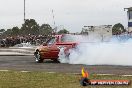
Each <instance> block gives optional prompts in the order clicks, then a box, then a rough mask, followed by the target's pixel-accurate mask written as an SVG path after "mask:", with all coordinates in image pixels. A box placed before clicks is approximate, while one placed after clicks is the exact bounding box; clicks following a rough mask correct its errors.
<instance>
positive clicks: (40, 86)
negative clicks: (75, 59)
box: [0, 71, 132, 88]
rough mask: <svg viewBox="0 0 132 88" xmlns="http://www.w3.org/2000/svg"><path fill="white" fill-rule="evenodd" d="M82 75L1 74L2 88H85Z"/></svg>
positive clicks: (108, 77)
mask: <svg viewBox="0 0 132 88" xmlns="http://www.w3.org/2000/svg"><path fill="white" fill-rule="evenodd" d="M80 78H81V75H73V74H64V73H45V72H27V73H22V72H17V71H9V72H0V88H84V87H82V86H81V85H80V83H79V79H80ZM90 79H128V80H132V77H122V76H97V75H95V74H92V75H90ZM85 88H132V85H129V86H87V87H85Z"/></svg>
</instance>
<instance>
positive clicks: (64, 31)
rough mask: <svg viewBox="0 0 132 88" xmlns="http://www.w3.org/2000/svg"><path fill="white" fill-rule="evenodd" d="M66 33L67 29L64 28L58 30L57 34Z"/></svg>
mask: <svg viewBox="0 0 132 88" xmlns="http://www.w3.org/2000/svg"><path fill="white" fill-rule="evenodd" d="M68 33H69V31H67V30H66V29H63V30H60V31H58V34H68Z"/></svg>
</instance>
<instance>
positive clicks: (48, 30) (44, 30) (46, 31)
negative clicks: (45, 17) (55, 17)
mask: <svg viewBox="0 0 132 88" xmlns="http://www.w3.org/2000/svg"><path fill="white" fill-rule="evenodd" d="M52 31H53V29H52V27H51V26H50V25H49V24H42V25H41V26H40V28H39V32H40V34H41V35H50V34H52Z"/></svg>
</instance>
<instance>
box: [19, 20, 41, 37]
mask: <svg viewBox="0 0 132 88" xmlns="http://www.w3.org/2000/svg"><path fill="white" fill-rule="evenodd" d="M21 32H22V34H23V35H28V34H31V35H38V34H39V25H38V24H37V22H36V21H35V20H34V19H26V21H25V23H24V24H22V27H21Z"/></svg>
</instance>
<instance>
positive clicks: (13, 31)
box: [12, 27, 19, 36]
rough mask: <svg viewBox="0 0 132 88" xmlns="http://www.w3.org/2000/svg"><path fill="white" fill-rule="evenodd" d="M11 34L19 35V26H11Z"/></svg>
mask: <svg viewBox="0 0 132 88" xmlns="http://www.w3.org/2000/svg"><path fill="white" fill-rule="evenodd" d="M12 35H14V36H17V35H19V28H18V27H13V28H12Z"/></svg>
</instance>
